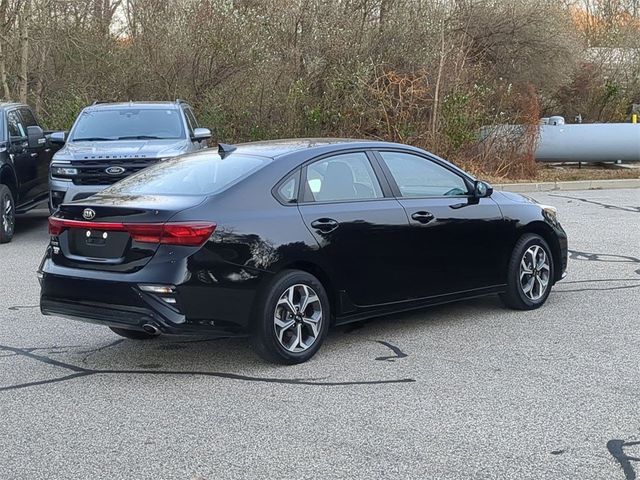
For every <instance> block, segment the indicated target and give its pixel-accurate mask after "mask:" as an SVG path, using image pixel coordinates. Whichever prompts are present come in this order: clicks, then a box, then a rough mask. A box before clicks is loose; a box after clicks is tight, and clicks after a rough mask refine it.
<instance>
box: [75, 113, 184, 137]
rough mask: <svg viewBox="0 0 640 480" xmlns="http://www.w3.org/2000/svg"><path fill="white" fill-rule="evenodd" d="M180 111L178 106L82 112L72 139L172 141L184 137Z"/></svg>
mask: <svg viewBox="0 0 640 480" xmlns="http://www.w3.org/2000/svg"><path fill="white" fill-rule="evenodd" d="M184 137H185V134H184V126H183V122H182V116H181V115H180V111H179V110H178V109H176V108H129V107H127V108H109V109H104V110H102V109H101V110H89V111H84V112H82V113H81V114H80V118H78V121H77V122H76V125H75V126H74V128H73V132H72V137H71V141H72V142H82V141H89V142H97V141H109V140H154V139H161V140H165V139H166V140H169V139H178V138H184Z"/></svg>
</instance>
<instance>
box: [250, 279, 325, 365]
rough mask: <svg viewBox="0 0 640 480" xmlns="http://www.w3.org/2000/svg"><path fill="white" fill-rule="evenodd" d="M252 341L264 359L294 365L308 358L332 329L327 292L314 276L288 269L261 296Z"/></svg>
mask: <svg viewBox="0 0 640 480" xmlns="http://www.w3.org/2000/svg"><path fill="white" fill-rule="evenodd" d="M259 301H260V305H259V308H258V311H257V314H256V319H255V320H256V321H255V328H254V332H253V335H252V343H253V346H254V348H255V350H256V352H257V353H258V354H259V355H260V356H261V357H262V358H264V359H265V360H267V361H270V362H274V363H283V364H288V365H293V364H296V363H302V362H305V361H307V360H309V359H310V358H311V357H312V356H313V355H314V354H315V353H316V352H317V351H318V349H319V348H320V346H321V345H322V342H324V339H325V337H326V335H327V330H328V328H329V319H330V318H331V317H330V307H329V299H328V297H327V293H326V291H325V289H324V287H323V286H322V284H321V283H320V281H319V280H318V279H317V278H316V277H314V276H313V275H311V274H309V273H307V272H303V271H299V270H288V271H285V272H282V273H280V274H279V275H277V276H276V277H275V278H274V279H273V280H272V281H271V283H270V285H269V286H268V287H267V289H266V291H265V292H264V294H263V295H262V296H261V299H260V300H259Z"/></svg>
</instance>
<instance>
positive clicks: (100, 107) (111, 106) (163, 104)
mask: <svg viewBox="0 0 640 480" xmlns="http://www.w3.org/2000/svg"><path fill="white" fill-rule="evenodd" d="M181 105H183V103H182V102H112V103H94V104H93V105H90V106H88V107H86V108H85V110H89V111H91V110H109V109H117V108H141V107H142V108H157V109H166V108H172V109H176V108H179V107H180V106H181Z"/></svg>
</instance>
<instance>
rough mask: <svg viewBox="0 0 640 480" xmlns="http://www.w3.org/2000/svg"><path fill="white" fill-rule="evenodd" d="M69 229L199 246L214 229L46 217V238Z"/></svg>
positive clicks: (197, 224)
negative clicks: (47, 221) (112, 233)
mask: <svg viewBox="0 0 640 480" xmlns="http://www.w3.org/2000/svg"><path fill="white" fill-rule="evenodd" d="M69 228H80V229H84V230H100V231H111V232H127V233H128V234H129V235H131V238H132V239H133V240H135V241H136V242H142V243H162V244H167V245H185V246H189V247H199V246H200V245H202V244H203V243H204V242H206V241H207V240H208V238H209V237H210V236H211V234H213V232H214V231H215V229H216V224H215V223H208V222H173V223H172V222H169V223H112V222H84V221H81V220H65V219H63V218H56V217H49V234H50V235H52V236H54V237H57V236H58V235H60V234H61V233H62V232H64V231H65V230H67V229H69Z"/></svg>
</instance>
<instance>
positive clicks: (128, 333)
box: [109, 327, 158, 340]
mask: <svg viewBox="0 0 640 480" xmlns="http://www.w3.org/2000/svg"><path fill="white" fill-rule="evenodd" d="M109 329H110V330H111V331H112V332H113V333H116V334H118V335H120V336H121V337H124V338H131V339H133V340H150V339H152V338H156V337H157V336H158V335H154V334H152V333H147V332H140V331H138V330H127V329H126V328H116V327H109Z"/></svg>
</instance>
